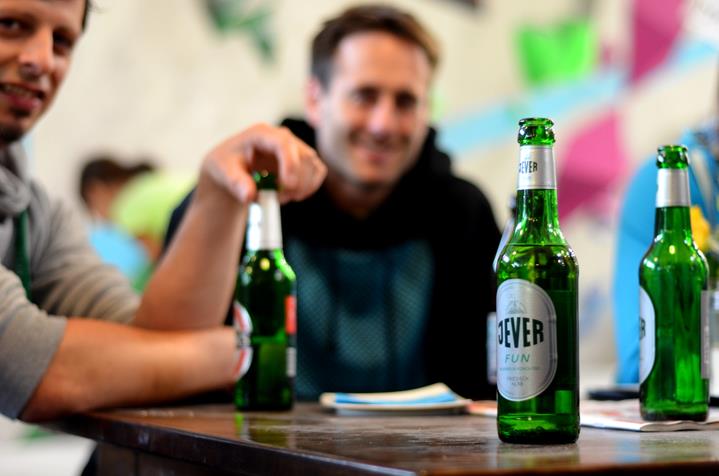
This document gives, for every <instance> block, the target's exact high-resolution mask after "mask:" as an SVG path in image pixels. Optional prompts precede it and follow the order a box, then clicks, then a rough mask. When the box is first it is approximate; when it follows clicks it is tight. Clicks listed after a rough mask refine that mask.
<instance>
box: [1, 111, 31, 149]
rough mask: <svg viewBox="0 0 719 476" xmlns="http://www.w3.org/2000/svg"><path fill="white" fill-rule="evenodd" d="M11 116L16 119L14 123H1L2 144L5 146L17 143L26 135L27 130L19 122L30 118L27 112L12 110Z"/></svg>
mask: <svg viewBox="0 0 719 476" xmlns="http://www.w3.org/2000/svg"><path fill="white" fill-rule="evenodd" d="M10 113H11V115H12V116H13V117H14V118H15V119H16V121H13V122H12V123H6V122H0V143H2V144H4V145H8V144H12V143H13V142H17V141H19V140H20V139H22V137H23V136H24V135H25V129H24V128H23V127H22V126H21V125H20V123H19V121H20V120H22V119H24V118H27V117H29V116H30V114H28V113H27V112H25V111H18V110H15V109H12V110H10Z"/></svg>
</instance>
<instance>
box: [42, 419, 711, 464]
mask: <svg viewBox="0 0 719 476" xmlns="http://www.w3.org/2000/svg"><path fill="white" fill-rule="evenodd" d="M43 426H45V427H47V428H49V429H52V430H55V431H60V432H63V433H69V434H72V435H76V436H80V437H83V438H89V439H92V440H95V441H97V442H98V443H106V444H109V445H113V446H118V447H122V448H126V449H129V450H132V451H139V452H143V453H146V454H150V455H157V456H162V457H165V458H168V459H175V460H179V461H183V462H187V463H191V464H196V465H201V466H205V467H207V468H211V469H217V470H218V471H222V472H223V473H224V474H242V475H255V474H259V475H261V474H287V475H295V474H296V475H306V474H312V475H317V476H324V475H391V476H410V475H427V476H429V475H437V476H439V475H446V476H450V475H452V476H459V475H465V476H469V475H476V476H479V475H490V474H500V475H510V474H513V475H516V474H523V475H546V474H557V473H562V474H582V475H604V474H652V475H655V474H656V475H671V476H676V475H679V474H685V473H688V472H691V474H692V475H693V476H694V475H704V474H707V475H716V474H718V472H719V459H715V460H711V461H666V462H631V463H627V464H625V465H623V466H622V465H619V464H613V463H607V464H598V465H597V464H595V465H592V466H585V467H581V466H552V467H549V468H518V467H517V468H510V467H507V468H487V469H484V470H481V469H480V470H462V469H457V470H447V471H442V470H422V469H419V470H413V469H403V468H397V467H390V466H383V465H381V464H372V463H367V462H363V461H358V460H353V459H350V458H347V457H341V456H327V455H325V454H321V453H317V452H312V451H308V450H302V449H285V448H279V447H275V446H270V445H266V444H261V443H255V442H252V441H248V440H240V439H237V440H235V439H227V438H222V437H218V436H198V435H197V434H195V433H192V432H189V431H186V430H181V429H173V428H167V427H164V426H162V425H154V424H150V423H141V422H137V421H134V422H127V421H123V420H120V419H115V418H112V417H111V413H103V412H97V413H89V414H87V415H76V416H73V417H69V418H66V419H64V420H61V421H55V422H50V423H47V424H45V425H43ZM580 438H581V437H580ZM546 448H547V451H551V446H549V445H548V446H547V447H546ZM197 455H202V456H203V457H201V458H200V457H197ZM228 455H231V457H230V458H229V460H228V457H227V456H228ZM228 468H230V469H228ZM231 468H238V469H237V470H233V469H231ZM278 471H281V473H278Z"/></svg>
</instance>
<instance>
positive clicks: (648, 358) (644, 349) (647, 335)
mask: <svg viewBox="0 0 719 476" xmlns="http://www.w3.org/2000/svg"><path fill="white" fill-rule="evenodd" d="M655 326H656V318H655V313H654V304H653V303H652V299H651V298H650V297H649V294H647V292H646V291H645V290H644V288H641V287H640V288H639V383H643V382H644V381H645V380H646V379H647V377H649V373H650V372H651V371H652V368H653V367H654V356H655V347H656V331H655V329H656V327H655Z"/></svg>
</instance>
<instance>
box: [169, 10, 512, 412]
mask: <svg viewBox="0 0 719 476" xmlns="http://www.w3.org/2000/svg"><path fill="white" fill-rule="evenodd" d="M311 55H312V58H311V72H310V78H309V81H308V83H307V88H306V96H305V99H306V100H305V106H306V107H305V114H306V120H297V119H287V120H285V121H283V122H282V125H283V126H285V127H287V128H289V130H290V131H292V132H293V133H294V134H296V135H297V136H298V137H300V138H302V139H303V140H304V141H305V142H307V143H308V144H310V145H312V146H313V147H315V146H316V147H317V150H318V152H319V155H320V158H321V159H322V161H323V162H324V163H325V164H326V165H327V168H328V175H327V180H326V181H325V182H324V184H323V185H322V187H321V188H320V190H319V191H318V192H317V193H315V194H314V195H312V196H311V197H309V198H307V199H306V200H304V201H301V202H298V203H292V204H286V205H284V206H283V207H282V210H281V212H282V230H283V235H284V237H283V241H284V246H285V256H286V257H287V260H288V262H289V263H290V265H291V266H292V267H293V269H294V270H295V271H296V272H297V275H298V281H297V283H298V310H297V315H298V329H297V332H298V334H297V352H298V353H297V380H296V385H297V387H296V388H297V395H298V398H299V399H304V400H308V399H316V398H317V397H318V395H319V394H320V393H321V392H324V391H340V392H371V391H392V390H402V389H407V388H413V387H418V386H422V385H427V384H430V383H434V382H444V383H446V384H448V385H449V386H450V387H451V388H452V389H453V390H454V391H456V392H458V393H459V394H461V395H463V396H465V397H470V398H494V394H495V392H494V388H493V387H492V386H491V385H490V384H489V383H488V381H487V379H486V356H485V334H486V326H485V319H486V317H487V314H488V313H489V312H490V311H493V310H494V305H495V304H494V303H495V294H494V293H495V283H494V277H493V273H492V260H493V258H494V255H495V252H496V250H497V245H498V243H499V238H500V235H499V230H498V228H497V225H496V222H495V219H494V216H493V213H492V209H491V207H490V204H489V202H488V200H487V199H486V197H485V196H484V194H483V193H482V192H481V191H480V190H479V189H478V188H477V187H476V186H474V185H473V184H471V183H469V182H467V181H465V180H462V179H460V178H458V177H456V176H455V175H453V173H452V171H451V162H450V158H449V156H448V155H447V154H446V153H445V152H443V151H442V150H440V149H439V148H438V147H437V144H436V132H435V130H434V129H433V128H431V127H430V125H429V120H430V88H431V86H432V82H433V78H434V75H435V69H436V66H437V63H438V61H439V50H438V45H437V43H436V41H435V39H434V38H433V37H432V35H430V33H429V32H428V31H427V30H426V29H425V27H424V26H422V25H421V24H420V23H419V22H418V21H417V20H416V19H415V18H414V17H413V16H412V15H410V14H409V13H407V12H404V11H401V10H399V9H396V8H394V7H389V6H381V5H363V6H357V7H353V8H349V9H348V10H346V11H344V12H342V13H341V14H340V15H338V16H336V17H334V18H331V19H329V20H328V21H326V22H325V23H324V25H323V26H322V28H321V30H320V31H319V32H318V34H317V35H316V36H315V37H314V40H313V42H312V52H311ZM196 193H197V192H195V194H196ZM193 200H194V199H193V198H191V197H188V198H187V199H186V200H185V202H184V203H183V204H182V205H181V206H180V207H179V208H178V210H176V212H175V214H174V215H173V220H172V222H171V225H170V234H169V237H172V234H173V233H172V231H173V229H175V228H176V227H178V226H180V222H181V219H182V216H183V214H184V215H185V218H184V220H187V216H188V213H187V207H188V206H191V203H192V201H193ZM175 239H176V238H175ZM228 302H229V301H228Z"/></svg>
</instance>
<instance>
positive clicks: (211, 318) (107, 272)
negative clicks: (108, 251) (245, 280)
mask: <svg viewBox="0 0 719 476" xmlns="http://www.w3.org/2000/svg"><path fill="white" fill-rule="evenodd" d="M87 10H88V4H87V3H86V0H0V259H1V264H2V265H1V266H0V299H1V301H0V302H1V303H2V305H1V306H0V413H2V414H4V415H6V416H8V417H10V418H18V417H21V418H24V419H27V420H42V419H48V418H55V417H58V416H61V415H64V414H67V413H72V412H78V411H83V410H88V409H93V408H98V407H107V406H117V405H132V404H142V403H152V402H158V401H164V400H169V399H173V398H178V397H183V396H187V395H190V394H192V393H197V392H201V391H205V390H209V389H216V388H224V387H227V386H229V385H231V384H232V383H234V381H235V379H236V375H233V368H235V367H236V365H235V364H236V362H237V361H238V360H239V359H240V358H241V357H242V356H241V355H240V354H241V352H240V351H238V350H237V349H236V337H235V334H234V331H233V330H232V329H231V328H223V327H222V326H221V324H222V321H223V319H224V312H225V306H224V303H225V302H227V301H228V300H229V299H230V296H231V294H232V290H233V288H234V276H235V267H234V266H233V265H232V263H236V262H237V259H239V249H240V247H241V244H242V240H243V236H244V229H245V224H246V219H247V209H248V206H249V203H250V201H252V199H253V198H254V196H255V194H256V189H255V185H254V183H253V181H252V178H251V171H252V170H253V168H254V165H255V160H256V158H258V157H261V158H262V160H263V161H265V160H267V157H268V156H272V157H274V159H275V160H273V161H271V162H272V163H273V164H276V165H277V167H278V170H279V178H280V182H281V184H282V186H283V195H282V198H283V199H284V200H297V199H303V198H305V197H306V196H308V195H309V194H311V193H313V192H314V191H315V190H316V189H317V187H318V186H319V184H320V183H321V181H322V180H323V178H324V174H325V167H324V165H323V164H322V163H321V162H320V161H319V159H318V158H317V156H316V155H315V153H314V151H313V150H312V149H311V148H310V147H308V146H307V145H306V144H304V143H303V142H302V141H300V140H298V139H297V138H295V137H294V136H293V135H292V134H290V133H289V132H288V131H287V130H285V129H277V128H273V127H269V126H266V125H257V126H253V127H251V128H249V129H247V130H245V131H242V132H240V133H238V134H236V135H234V136H232V137H230V138H228V139H227V140H226V141H225V142H223V143H222V144H220V145H218V146H216V147H215V148H214V149H212V150H211V151H210V152H209V153H208V154H207V156H206V157H205V159H204V160H203V163H202V168H201V170H200V175H199V181H198V187H197V193H196V196H195V199H194V200H193V202H192V204H191V205H190V207H189V210H188V213H187V220H186V226H183V227H182V228H181V229H180V230H179V232H178V236H177V240H176V242H175V243H174V246H173V247H172V249H170V250H169V252H168V253H167V254H166V256H165V258H164V259H163V261H162V262H161V263H160V265H159V267H158V269H157V272H156V274H155V275H154V276H153V279H152V280H151V281H150V283H149V285H148V287H147V288H146V292H145V294H144V295H143V297H142V300H140V299H139V298H138V296H136V295H135V294H134V293H133V292H132V290H131V288H130V285H129V283H127V282H126V281H125V280H124V278H123V277H122V276H121V275H120V274H119V272H118V271H117V270H115V269H113V268H110V267H107V266H105V265H103V264H102V263H101V262H100V260H99V258H98V257H97V256H96V255H95V254H94V253H93V251H92V249H91V248H90V246H89V244H88V243H87V240H86V239H85V237H84V236H83V229H84V227H83V225H82V224H81V223H80V222H79V221H78V220H76V219H75V218H74V217H73V216H72V215H71V214H70V213H69V212H68V211H67V210H66V209H65V208H63V207H62V206H60V205H59V204H56V203H53V202H52V201H50V200H49V199H48V197H47V195H46V193H45V192H44V190H43V189H42V188H41V187H40V186H39V185H37V184H36V183H34V182H33V181H32V180H31V179H30V178H29V177H28V176H27V172H26V160H25V158H24V156H23V153H22V147H21V146H20V145H19V143H18V142H17V141H18V140H19V139H21V138H22V137H23V136H24V135H25V134H26V133H27V132H28V131H29V130H30V128H31V127H32V126H33V125H34V124H35V123H36V122H37V120H38V119H39V118H40V117H41V116H42V114H43V113H45V111H46V110H47V108H48V107H49V106H50V104H51V103H52V100H53V99H54V97H55V95H56V93H57V91H58V88H59V87H60V85H61V84H62V81H63V79H64V78H65V75H66V73H67V70H68V67H69V66H70V63H71V59H72V53H73V49H74V45H75V44H76V42H77V41H78V39H79V38H80V36H81V34H82V31H83V28H84V24H85V18H86V16H87ZM208 211H211V212H212V213H208ZM218 237H219V239H218ZM233 256H234V259H233ZM200 269H201V270H202V272H201V273H200V272H198V270H200Z"/></svg>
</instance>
